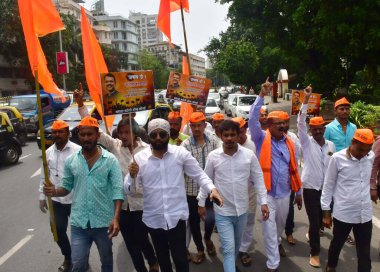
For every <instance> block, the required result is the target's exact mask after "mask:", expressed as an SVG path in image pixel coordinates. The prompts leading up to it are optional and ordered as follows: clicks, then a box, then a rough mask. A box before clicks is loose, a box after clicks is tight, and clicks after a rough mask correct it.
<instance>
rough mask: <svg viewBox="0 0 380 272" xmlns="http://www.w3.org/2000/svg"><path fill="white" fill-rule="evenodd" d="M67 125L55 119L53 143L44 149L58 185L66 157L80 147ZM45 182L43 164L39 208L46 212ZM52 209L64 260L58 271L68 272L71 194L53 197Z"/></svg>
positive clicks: (52, 174)
mask: <svg viewBox="0 0 380 272" xmlns="http://www.w3.org/2000/svg"><path fill="white" fill-rule="evenodd" d="M69 135H70V131H69V125H68V124H67V123H66V122H64V121H61V120H57V121H55V122H54V123H53V126H52V136H53V140H54V145H52V146H51V147H49V148H48V149H47V150H46V160H47V166H48V173H49V179H50V181H51V182H52V183H53V185H54V186H59V184H60V183H61V179H62V175H63V167H64V165H65V161H66V159H67V158H68V157H69V156H70V155H71V154H73V153H75V152H76V151H78V150H79V149H81V147H80V146H79V145H77V144H74V143H73V142H71V141H69ZM44 183H45V174H44V171H43V166H41V179H40V188H39V192H40V209H41V211H42V212H43V213H46V209H47V203H46V196H45V195H44V193H43V188H44ZM52 201H53V209H54V217H55V223H56V227H57V235H58V241H57V244H58V246H59V248H60V249H61V252H62V255H63V256H64V258H65V260H64V262H63V264H62V265H61V266H60V267H59V268H58V271H61V272H63V271H64V272H68V271H71V246H70V242H69V238H68V237H67V234H66V231H67V225H68V219H69V217H70V210H71V194H69V195H67V196H65V197H53V198H52Z"/></svg>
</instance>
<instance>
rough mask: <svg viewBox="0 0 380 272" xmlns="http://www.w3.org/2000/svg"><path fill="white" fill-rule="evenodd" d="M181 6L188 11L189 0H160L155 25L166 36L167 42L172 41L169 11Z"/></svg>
mask: <svg viewBox="0 0 380 272" xmlns="http://www.w3.org/2000/svg"><path fill="white" fill-rule="evenodd" d="M181 2H182V8H183V9H184V10H185V11H186V12H189V0H161V2H160V9H159V11H158V18H157V27H158V29H159V30H160V31H161V32H162V33H164V35H165V36H166V37H167V38H168V40H169V43H170V44H171V42H172V37H171V30H170V13H171V12H174V11H177V10H179V9H181Z"/></svg>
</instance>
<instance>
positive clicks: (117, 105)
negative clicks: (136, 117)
mask: <svg viewBox="0 0 380 272" xmlns="http://www.w3.org/2000/svg"><path fill="white" fill-rule="evenodd" d="M100 78H101V81H102V101H103V109H104V115H105V116H107V115H114V114H123V113H130V112H137V111H144V110H151V109H154V83H153V82H154V81H153V71H128V72H111V73H103V74H100Z"/></svg>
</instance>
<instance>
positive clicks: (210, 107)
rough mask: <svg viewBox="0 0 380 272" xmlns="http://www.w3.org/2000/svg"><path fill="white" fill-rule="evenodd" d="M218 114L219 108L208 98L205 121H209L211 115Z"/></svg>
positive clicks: (213, 100) (214, 101)
mask: <svg viewBox="0 0 380 272" xmlns="http://www.w3.org/2000/svg"><path fill="white" fill-rule="evenodd" d="M217 112H220V108H219V106H218V105H217V104H216V100H215V99H213V98H208V99H207V104H206V109H205V113H206V119H207V120H209V119H211V117H212V115H213V114H214V113H217Z"/></svg>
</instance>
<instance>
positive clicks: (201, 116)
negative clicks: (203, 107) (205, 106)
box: [190, 111, 206, 123]
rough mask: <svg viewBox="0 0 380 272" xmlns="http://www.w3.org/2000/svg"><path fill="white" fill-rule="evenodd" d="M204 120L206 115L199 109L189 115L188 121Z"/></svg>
mask: <svg viewBox="0 0 380 272" xmlns="http://www.w3.org/2000/svg"><path fill="white" fill-rule="evenodd" d="M204 120H206V116H205V115H204V114H203V112H200V111H196V112H193V113H192V114H191V116H190V123H198V122H201V121H204Z"/></svg>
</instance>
